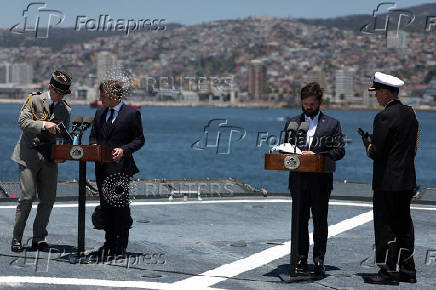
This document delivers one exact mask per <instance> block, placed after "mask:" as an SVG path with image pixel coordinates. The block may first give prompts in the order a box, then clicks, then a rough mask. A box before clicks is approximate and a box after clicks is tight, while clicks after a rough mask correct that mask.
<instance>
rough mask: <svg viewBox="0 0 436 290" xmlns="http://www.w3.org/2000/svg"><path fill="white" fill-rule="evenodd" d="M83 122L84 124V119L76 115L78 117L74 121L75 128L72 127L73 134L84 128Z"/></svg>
mask: <svg viewBox="0 0 436 290" xmlns="http://www.w3.org/2000/svg"><path fill="white" fill-rule="evenodd" d="M82 122H83V117H82V116H80V115H76V116H75V117H74V120H73V127H72V130H73V134H74V133H76V131H77V129H79V128H80V126H82Z"/></svg>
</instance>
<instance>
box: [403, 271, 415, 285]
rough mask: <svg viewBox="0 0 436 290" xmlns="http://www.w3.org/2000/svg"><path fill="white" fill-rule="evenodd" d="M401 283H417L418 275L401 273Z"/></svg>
mask: <svg viewBox="0 0 436 290" xmlns="http://www.w3.org/2000/svg"><path fill="white" fill-rule="evenodd" d="M400 282H406V283H416V274H415V275H410V274H405V273H401V272H400Z"/></svg>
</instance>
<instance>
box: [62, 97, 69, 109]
mask: <svg viewBox="0 0 436 290" xmlns="http://www.w3.org/2000/svg"><path fill="white" fill-rule="evenodd" d="M61 101H63V103H64V104H65V106H68V107H69V108H71V105H70V103H68V102H67V100H64V99H62V100H61Z"/></svg>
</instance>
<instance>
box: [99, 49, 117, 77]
mask: <svg viewBox="0 0 436 290" xmlns="http://www.w3.org/2000/svg"><path fill="white" fill-rule="evenodd" d="M117 66H118V62H117V56H116V55H114V54H113V53H111V52H109V51H101V52H99V53H97V80H98V82H101V81H103V80H105V79H108V77H110V74H111V73H112V72H113V71H114V70H115V69H116V68H117Z"/></svg>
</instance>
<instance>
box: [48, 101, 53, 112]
mask: <svg viewBox="0 0 436 290" xmlns="http://www.w3.org/2000/svg"><path fill="white" fill-rule="evenodd" d="M49 110H50V115H52V114H53V110H54V102H52V103H51V104H50V106H49Z"/></svg>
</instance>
